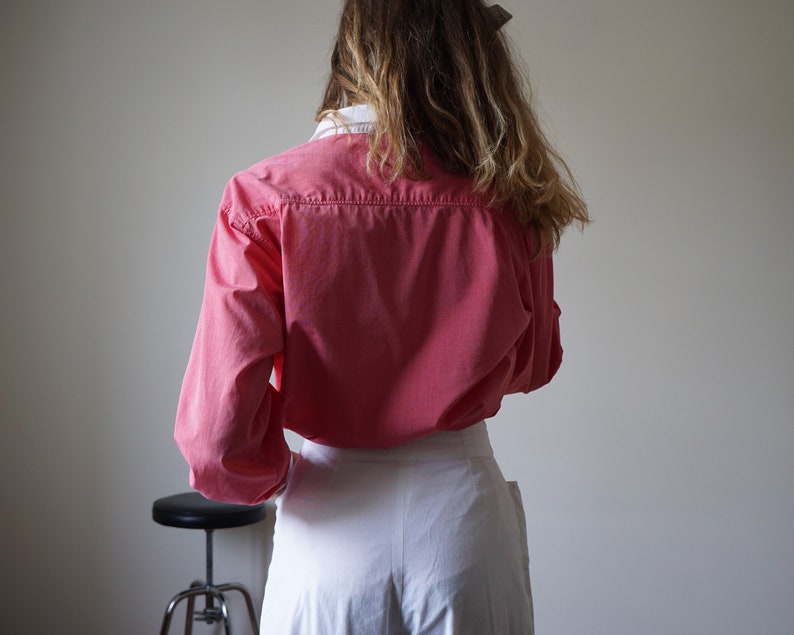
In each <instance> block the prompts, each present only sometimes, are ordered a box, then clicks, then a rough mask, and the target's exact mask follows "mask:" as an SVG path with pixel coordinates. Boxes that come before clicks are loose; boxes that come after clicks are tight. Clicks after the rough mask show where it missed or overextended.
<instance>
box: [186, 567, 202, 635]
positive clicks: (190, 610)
mask: <svg viewBox="0 0 794 635" xmlns="http://www.w3.org/2000/svg"><path fill="white" fill-rule="evenodd" d="M203 586H204V581H203V580H193V582H192V583H191V584H190V588H191V589H195V588H201V587H203ZM195 606H196V596H195V595H191V596H190V597H189V598H188V599H187V614H186V615H185V635H193V614H194V611H195Z"/></svg>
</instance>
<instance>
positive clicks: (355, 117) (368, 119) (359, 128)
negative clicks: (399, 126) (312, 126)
mask: <svg viewBox="0 0 794 635" xmlns="http://www.w3.org/2000/svg"><path fill="white" fill-rule="evenodd" d="M335 113H336V116H337V117H339V118H340V119H341V120H342V121H344V122H345V123H346V124H347V128H345V126H344V125H342V124H340V123H339V122H337V121H335V120H334V118H333V117H332V116H331V115H326V116H325V117H323V119H322V120H321V121H320V123H319V124H318V125H317V130H315V132H314V134H313V135H312V138H311V139H309V141H315V140H317V139H322V138H323V137H332V136H334V135H336V134H337V133H338V132H340V131H341V132H345V133H346V132H347V131H348V129H349V130H350V132H352V133H356V132H369V131H370V130H372V126H373V125H374V123H375V111H374V110H373V109H372V106H370V105H369V104H359V105H356V106H346V107H345V108H340V109H339V110H337V111H335Z"/></svg>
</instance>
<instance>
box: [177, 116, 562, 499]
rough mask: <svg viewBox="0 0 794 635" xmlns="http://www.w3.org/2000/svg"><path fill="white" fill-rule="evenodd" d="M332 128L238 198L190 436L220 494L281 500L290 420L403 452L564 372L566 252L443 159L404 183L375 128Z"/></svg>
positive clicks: (196, 355) (227, 202) (180, 417)
mask: <svg viewBox="0 0 794 635" xmlns="http://www.w3.org/2000/svg"><path fill="white" fill-rule="evenodd" d="M317 136H319V138H316V139H313V140H312V141H310V142H309V143H306V144H303V145H301V146H298V147H296V148H293V149H292V150H289V151H287V152H285V153H284V154H281V155H279V156H276V157H273V158H270V159H267V160H265V161H262V162H261V163H258V164H257V165H255V166H253V167H251V168H250V169H248V170H245V171H244V172H241V173H239V174H237V175H236V176H235V177H233V178H232V179H231V181H230V182H229V184H228V185H227V187H226V190H225V192H224V194H223V199H222V202H221V206H220V213H219V215H218V219H217V223H216V226H215V229H214V232H213V236H212V241H211V244H210V251H209V261H208V265H207V275H206V286H205V292H204V300H203V305H202V308H201V314H200V317H199V323H198V329H197V332H196V336H195V341H194V344H193V349H192V352H191V355H190V360H189V362H188V367H187V371H186V374H185V378H184V383H183V386H182V392H181V395H180V399H179V406H178V410H177V418H176V429H175V438H176V441H177V443H178V445H179V448H180V450H181V451H182V453H183V455H184V456H185V458H186V459H187V462H188V464H189V466H190V471H191V485H192V486H193V487H194V488H195V489H197V490H199V491H200V492H202V493H203V494H204V495H205V496H207V497H209V498H213V499H217V500H223V501H228V502H238V503H248V504H251V503H256V502H259V501H262V500H265V499H267V498H268V497H270V496H271V495H272V494H273V492H275V491H276V490H277V489H278V488H279V487H280V486H281V485H282V484H283V482H284V480H285V479H286V476H287V472H288V469H289V465H290V452H289V448H288V446H287V444H286V442H285V440H284V435H283V428H289V429H291V430H294V431H295V432H297V433H298V434H300V435H302V436H303V437H305V438H307V439H311V440H313V441H315V442H318V443H322V444H327V445H333V446H338V447H367V448H385V447H390V446H393V445H395V444H399V443H402V442H405V441H408V440H410V439H413V438H416V437H419V436H422V435H426V434H428V433H431V432H434V431H437V430H458V429H462V428H465V427H467V426H469V425H472V424H474V423H476V422H478V421H481V420H482V419H484V418H487V417H491V416H493V415H494V414H495V413H496V412H497V411H498V410H499V406H500V403H501V400H502V397H503V396H504V395H505V394H507V393H511V392H519V391H522V392H529V391H531V390H534V389H536V388H539V387H540V386H542V385H544V384H545V383H547V382H548V381H549V380H550V379H551V378H552V376H553V375H554V373H555V372H556V370H557V368H558V367H559V365H560V361H561V358H562V349H561V347H560V341H559V325H558V320H559V308H558V307H557V305H556V303H555V302H554V299H553V277H552V261H551V257H550V256H549V255H544V256H542V257H540V258H537V259H535V260H531V258H532V255H533V254H534V253H535V240H534V238H533V234H532V233H531V232H527V231H525V230H523V229H522V228H521V226H520V225H519V224H518V222H517V221H516V220H515V218H514V215H513V214H512V213H511V212H510V210H509V209H503V208H492V207H490V206H489V204H488V198H487V197H486V196H483V195H481V194H477V193H473V192H472V189H471V182H470V180H469V179H468V178H466V177H464V176H459V175H452V174H450V173H448V172H447V171H445V170H444V169H443V168H442V167H441V166H440V165H439V163H438V161H437V160H436V159H435V158H434V156H433V155H432V154H431V153H429V152H425V153H424V160H425V171H426V173H427V174H428V176H429V178H428V179H427V180H421V181H411V180H408V179H405V178H401V179H398V180H397V181H396V182H395V183H393V184H391V185H389V184H387V183H386V182H384V180H383V179H382V178H381V177H380V176H378V175H377V174H375V175H372V174H368V173H367V169H366V153H367V149H368V143H367V136H366V134H361V133H354V134H352V135H348V134H346V133H345V132H344V131H341V132H340V133H339V134H338V135H334V134H332V135H330V136H329V135H324V134H319V135H317ZM274 369H275V373H272V371H273V370H274ZM271 374H273V377H274V379H273V383H272V384H271V383H270V379H271Z"/></svg>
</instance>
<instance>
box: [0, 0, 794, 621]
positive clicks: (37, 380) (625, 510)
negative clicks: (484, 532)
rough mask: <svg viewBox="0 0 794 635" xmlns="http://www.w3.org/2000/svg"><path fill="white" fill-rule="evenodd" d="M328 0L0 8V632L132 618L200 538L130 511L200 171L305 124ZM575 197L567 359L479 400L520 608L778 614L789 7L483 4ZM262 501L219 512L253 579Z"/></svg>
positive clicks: (786, 345)
mask: <svg viewBox="0 0 794 635" xmlns="http://www.w3.org/2000/svg"><path fill="white" fill-rule="evenodd" d="M337 6H338V5H337V3H336V2H335V1H331V0H327V1H323V2H318V1H317V0H312V1H310V0H291V1H290V2H280V3H270V2H253V1H245V0H228V1H226V2H222V3H221V2H209V1H206V0H201V1H199V0H190V1H188V0H172V1H170V2H161V1H154V0H138V1H136V2H121V1H115V2H114V1H105V2H102V1H100V0H70V1H64V2H44V1H41V0H39V1H37V0H29V1H27V2H21V1H16V0H11V1H6V2H3V3H2V6H0V25H2V26H0V31H2V32H1V33H0V35H1V36H2V37H1V38H0V42H1V44H0V46H1V47H2V51H3V52H2V55H0V79H2V99H0V129H1V130H2V150H1V152H2V154H1V155H0V156H2V170H1V171H0V180H1V182H0V191H1V192H2V195H0V205H2V226H3V229H2V231H1V232H0V259H2V260H0V262H2V264H3V271H4V275H3V276H2V282H0V293H1V294H2V295H1V296H0V297H2V306H3V312H2V331H1V332H0V346H1V348H0V373H1V374H0V423H1V424H2V431H3V441H2V444H1V445H0V447H1V448H2V449H0V452H1V453H2V460H1V461H0V470H2V471H1V472H0V477H2V485H0V492H1V493H2V508H3V523H2V525H3V529H2V532H3V533H2V536H3V538H2V541H0V545H1V548H2V554H1V555H0V562H2V581H1V582H0V593H2V595H1V596H0V597H2V598H3V606H4V607H5V608H6V610H7V611H10V613H6V615H5V616H4V618H3V629H4V630H5V631H6V632H9V633H11V632H13V633H34V634H39V633H41V634H47V635H49V634H52V633H88V634H94V633H96V634H99V633H109V632H113V633H120V634H126V633H129V634H130V635H132V634H137V633H146V632H155V631H156V629H157V627H158V626H157V625H158V623H159V619H160V615H161V612H162V610H163V608H164V606H165V603H166V602H167V600H168V598H169V597H170V596H171V594H172V593H174V592H176V591H177V590H179V589H181V588H182V587H184V586H185V585H187V583H189V581H190V580H191V579H192V578H193V577H196V576H199V575H200V573H201V564H202V549H203V543H202V536H201V535H200V534H196V533H191V532H188V531H186V530H177V529H169V528H164V527H160V526H158V525H155V524H154V523H153V522H152V521H151V520H150V505H151V502H152V500H153V499H155V498H156V497H159V496H162V495H165V494H168V493H171V492H176V491H180V490H183V489H185V488H186V485H187V484H186V470H185V467H184V465H183V463H182V460H181V458H180V457H179V454H178V452H177V450H176V448H175V447H174V446H173V444H172V442H171V426H172V419H173V414H174V408H175V400H176V396H177V392H178V389H179V383H180V381H181V373H182V371H183V369H184V364H185V362H186V358H187V353H188V349H189V346H190V342H191V338H192V331H193V327H194V325H195V321H196V318H197V311H198V307H199V302H200V297H201V287H202V281H203V265H204V258H205V254H206V248H207V241H208V238H209V231H210V228H211V225H212V222H213V217H214V214H215V207H216V204H217V201H218V198H219V196H220V192H221V189H222V187H223V184H224V182H225V181H226V179H227V178H228V177H229V176H230V175H231V174H232V173H233V172H235V171H237V170H239V169H241V168H244V167H246V166H247V165H249V164H251V163H253V162H254V161H256V160H258V159H259V158H262V157H264V156H266V155H269V154H274V153H276V152H279V151H281V150H283V149H286V148H287V147H289V146H291V145H294V144H296V143H299V142H302V141H303V140H305V139H306V138H307V137H308V136H309V135H310V134H311V131H312V129H313V123H312V117H313V111H314V108H315V106H316V105H317V101H318V98H319V93H320V89H321V85H322V79H323V74H324V68H325V64H326V60H327V54H328V49H329V46H330V40H331V35H332V30H333V24H334V21H335V18H336V12H337ZM505 6H506V7H507V8H508V9H509V10H510V11H512V12H513V13H514V14H515V18H514V20H513V21H512V22H511V23H510V25H509V27H508V28H509V30H510V32H511V34H512V35H513V37H514V38H515V40H516V42H517V45H518V47H519V48H520V50H521V52H522V54H523V55H524V57H525V58H526V60H527V62H528V66H529V72H530V75H531V77H532V78H533V80H534V82H535V88H536V95H537V98H538V100H539V103H540V105H541V108H542V113H543V118H544V120H545V121H546V123H547V126H548V128H549V130H550V133H551V135H552V136H553V137H554V138H555V139H557V140H558V142H559V144H560V145H561V147H562V149H563V151H564V153H565V154H566V156H568V157H569V159H570V162H571V166H572V168H573V169H574V171H575V172H576V174H577V175H578V177H579V179H580V181H581V185H582V187H583V189H584V191H585V193H586V196H587V198H588V200H589V201H590V204H591V208H592V213H593V216H594V217H595V221H596V222H595V224H594V225H593V226H592V227H591V228H590V229H589V230H588V231H587V232H586V233H585V234H584V235H578V234H576V233H572V234H571V235H570V237H569V238H568V240H567V242H565V244H564V245H563V248H562V249H561V251H560V254H559V257H558V259H557V275H558V299H559V302H560V304H561V305H562V308H563V312H564V315H563V320H564V321H563V328H564V344H565V348H566V358H565V362H564V367H563V369H562V370H561V372H560V374H559V376H558V378H557V379H556V380H555V382H554V383H553V384H552V385H551V386H549V387H548V388H546V389H544V390H542V391H541V392H539V393H537V394H536V395H535V396H533V397H529V398H527V397H521V398H514V397H511V398H509V399H508V400H507V401H506V402H505V405H504V408H503V410H502V412H501V413H500V414H499V416H498V417H497V418H496V419H495V420H494V422H493V423H492V425H491V430H492V435H493V439H494V444H495V447H496V450H497V453H498V455H499V458H500V459H501V461H502V464H503V467H504V471H505V472H506V473H507V475H508V476H509V477H511V478H517V479H518V480H519V481H520V482H521V484H522V488H523V491H524V497H525V505H526V508H527V515H528V525H529V538H530V546H531V549H532V554H533V570H532V574H533V583H534V589H535V599H536V611H537V624H538V632H539V633H544V634H545V635H551V634H560V635H570V634H571V633H585V632H587V633H594V634H600V633H603V634H605V635H623V634H626V635H634V634H637V633H642V634H643V635H655V634H659V635H662V634H666V633H677V634H685V633H686V634H690V633H691V634H692V635H710V634H715V635H716V634H717V633H719V634H720V635H723V634H726V633H737V634H738V633H742V634H745V633H764V634H781V635H782V634H783V633H787V632H789V629H790V625H791V623H792V622H794V605H792V603H791V589H792V588H794V542H793V541H792V540H791V536H792V535H794V506H792V498H791V496H792V495H791V492H792V489H793V487H794V459H792V456H794V430H793V426H794V415H792V413H794V397H792V394H794V391H792V389H791V387H792V379H793V378H794V337H792V329H791V323H792V319H791V315H792V313H794V283H793V282H792V277H793V276H794V250H792V248H791V242H792V240H793V239H794V215H793V214H792V207H793V206H792V198H791V194H790V183H791V178H792V174H794V157H793V154H792V150H791V148H792V147H794V129H793V128H792V124H791V115H792V112H793V111H794V108H793V106H794V103H793V102H794V99H793V97H794V82H793V81H792V79H793V78H792V71H791V60H792V59H794V40H792V38H791V31H792V28H794V9H792V5H791V3H790V2H787V1H786V2H784V1H774V0H759V1H757V2H738V1H730V0H721V1H719V2H718V1H716V0H690V1H683V0H673V1H671V2H664V3H663V2H650V1H649V0H601V1H599V2H589V1H587V2H586V1H584V0H554V1H553V2H552V1H548V2H533V3H525V2H520V3H519V2H513V3H505ZM268 552H269V546H268V534H267V525H263V526H261V527H260V528H259V529H258V530H251V529H250V528H249V529H239V530H229V531H225V532H219V533H218V536H217V557H218V559H219V560H218V572H217V575H218V579H223V578H225V579H230V578H234V579H238V580H240V581H243V582H245V583H247V584H249V585H251V587H252V588H254V589H255V590H257V592H258V593H260V594H261V589H260V587H261V584H262V581H263V579H264V573H263V570H262V569H263V567H264V563H265V561H266V559H267V556H268Z"/></svg>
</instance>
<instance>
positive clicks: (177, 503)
mask: <svg viewBox="0 0 794 635" xmlns="http://www.w3.org/2000/svg"><path fill="white" fill-rule="evenodd" d="M266 514H267V512H266V510H265V504H264V503H260V504H259V505H254V506H251V507H249V506H248V505H229V504H227V503H217V502H215V501H211V500H207V499H206V498H204V497H203V496H202V495H201V494H199V493H198V492H187V493H184V494H175V495H173V496H166V497H165V498H159V499H157V500H156V501H154V505H152V518H153V519H154V521H155V522H157V523H160V524H161V525H167V526H168V527H185V528H188V529H203V530H204V531H205V532H206V534H207V541H206V542H207V577H206V579H205V580H195V581H194V582H193V583H192V584H191V585H190V588H189V589H186V590H185V591H182V592H180V593H177V594H176V595H175V596H174V597H173V599H172V600H171V602H170V603H169V604H168V608H167V609H166V611H165V615H164V616H163V625H162V628H161V629H160V635H166V633H168V629H169V627H170V625H171V617H172V616H173V614H174V609H175V608H176V606H177V604H179V603H180V602H181V601H182V600H185V599H186V600H187V616H186V617H185V635H190V634H191V633H192V631H193V621H194V620H198V621H200V622H206V623H207V624H214V623H215V622H220V621H221V620H222V621H223V623H224V626H225V628H226V635H230V633H231V624H230V620H229V608H228V603H227V600H226V596H225V595H224V593H225V592H226V591H238V592H240V593H241V594H242V596H243V597H244V598H245V603H246V605H247V606H248V615H249V617H250V618H251V626H252V627H253V629H254V633H255V634H256V635H259V624H258V623H257V621H256V613H255V612H254V604H253V602H252V601H251V595H250V594H249V593H248V589H246V588H245V587H244V586H243V585H242V584H238V583H227V584H214V583H213V581H212V532H213V531H214V530H215V529H226V528H228V527H242V526H244V525H251V524H253V523H257V522H259V521H260V520H262V519H263V518H264V517H265V516H266ZM202 595H203V596H204V600H205V606H204V608H203V609H202V610H199V611H195V612H194V610H193V608H194V602H195V599H196V597H197V596H202ZM216 600H217V602H218V605H217V606H216V604H215V601H216Z"/></svg>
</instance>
